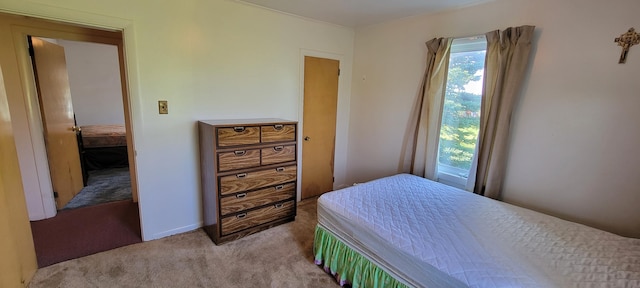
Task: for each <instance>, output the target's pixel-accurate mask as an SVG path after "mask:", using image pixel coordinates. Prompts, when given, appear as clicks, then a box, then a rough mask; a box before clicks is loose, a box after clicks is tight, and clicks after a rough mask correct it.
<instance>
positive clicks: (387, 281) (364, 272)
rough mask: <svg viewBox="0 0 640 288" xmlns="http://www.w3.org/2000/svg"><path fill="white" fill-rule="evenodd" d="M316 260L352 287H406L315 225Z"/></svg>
mask: <svg viewBox="0 0 640 288" xmlns="http://www.w3.org/2000/svg"><path fill="white" fill-rule="evenodd" d="M313 254H314V257H315V263H316V264H317V265H323V268H324V270H325V271H326V272H327V273H330V274H331V275H333V276H334V277H335V278H336V280H337V281H338V283H340V286H345V285H350V286H351V287H353V288H370V287H371V288H379V287H398V288H400V287H403V288H404V287H408V286H407V285H405V284H403V283H401V282H400V281H398V280H396V279H395V278H393V277H391V275H389V274H388V273H387V272H385V271H383V270H382V269H380V268H379V267H378V266H376V265H375V264H373V263H371V262H370V261H369V260H367V258H365V257H363V256H362V255H360V254H358V253H357V252H356V251H354V250H353V249H351V248H349V247H348V246H347V245H345V244H344V243H342V242H341V241H340V240H338V239H337V238H336V237H335V236H333V235H332V234H331V233H329V232H328V231H326V230H324V229H323V228H321V227H320V225H316V232H315V238H314V241H313Z"/></svg>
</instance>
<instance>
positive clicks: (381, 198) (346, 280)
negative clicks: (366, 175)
mask: <svg viewBox="0 0 640 288" xmlns="http://www.w3.org/2000/svg"><path fill="white" fill-rule="evenodd" d="M314 255H315V260H316V264H318V265H322V267H324V269H325V271H327V272H330V273H332V274H333V275H334V276H336V279H338V281H340V283H341V284H349V285H351V286H352V287H405V286H408V287H640V239H633V238H627V237H622V236H618V235H615V234H612V233H609V232H605V231H601V230H598V229H594V228H591V227H588V226H584V225H581V224H577V223H573V222H569V221H565V220H561V219H559V218H556V217H552V216H549V215H545V214H541V213H538V212H534V211H532V210H527V209H524V208H521V207H517V206H513V205H510V204H507V203H504V202H500V201H496V200H492V199H489V198H486V197H482V196H479V195H476V194H473V193H470V192H466V191H463V190H459V189H456V188H453V187H449V186H446V185H443V184H441V183H437V182H433V181H430V180H427V179H424V178H421V177H417V176H413V175H408V174H399V175H395V176H391V177H386V178H382V179H378V180H374V181H371V182H367V183H363V184H360V185H356V186H352V187H348V188H345V189H342V190H338V191H334V192H329V193H326V194H324V195H322V196H321V197H320V198H319V199H318V226H317V227H316V235H315V241H314Z"/></svg>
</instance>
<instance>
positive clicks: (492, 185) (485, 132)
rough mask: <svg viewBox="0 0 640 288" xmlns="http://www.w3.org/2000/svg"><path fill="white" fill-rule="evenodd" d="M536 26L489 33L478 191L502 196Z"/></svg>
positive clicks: (478, 165) (479, 144)
mask: <svg viewBox="0 0 640 288" xmlns="http://www.w3.org/2000/svg"><path fill="white" fill-rule="evenodd" d="M534 28H535V27H534V26H521V27H515V28H508V29H506V30H504V31H502V33H500V32H499V31H498V30H496V31H492V32H489V33H487V34H486V36H487V54H486V60H485V70H484V92H483V94H484V97H483V99H482V106H481V107H482V108H481V112H480V113H481V116H480V117H481V118H480V132H479V136H478V147H477V148H476V149H477V153H478V162H477V173H476V181H475V187H474V192H475V193H477V194H481V195H484V196H487V197H491V198H500V193H501V188H502V181H503V178H504V174H505V172H506V169H505V168H506V160H507V153H508V151H509V149H508V148H509V147H508V146H509V129H510V126H511V114H512V110H513V105H514V102H515V100H516V98H517V96H518V94H519V93H520V90H521V84H522V81H523V79H524V74H525V72H526V69H527V66H528V64H529V52H530V51H531V41H532V38H533V30H534Z"/></svg>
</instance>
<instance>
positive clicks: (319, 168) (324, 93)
mask: <svg viewBox="0 0 640 288" xmlns="http://www.w3.org/2000/svg"><path fill="white" fill-rule="evenodd" d="M339 67H340V62H339V61H337V60H331V59H324V58H316V57H309V56H306V57H305V58H304V109H303V123H302V125H303V126H304V127H303V131H302V139H303V141H302V193H301V196H302V197H301V198H302V199H305V198H309V197H314V196H317V195H320V194H322V193H324V192H328V191H331V190H333V158H334V153H335V144H336V143H335V142H336V113H337V112H336V111H337V108H338V76H339V69H340V68H339Z"/></svg>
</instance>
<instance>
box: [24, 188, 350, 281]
mask: <svg viewBox="0 0 640 288" xmlns="http://www.w3.org/2000/svg"><path fill="white" fill-rule="evenodd" d="M316 223H317V220H316V199H309V200H305V201H302V202H300V203H299V204H298V214H297V216H296V221H294V222H290V223H287V224H284V225H280V226H277V227H274V228H271V229H268V230H265V231H262V232H260V233H257V234H253V235H250V236H247V237H245V238H242V239H239V240H236V241H233V242H229V243H226V244H223V245H220V246H216V245H215V244H213V242H211V240H210V239H209V237H208V236H207V235H206V234H205V233H204V232H203V231H202V229H198V230H196V231H192V232H188V233H184V234H179V235H174V236H170V237H166V238H163V239H159V240H153V241H148V242H143V243H140V244H134V245H130V246H126V247H122V248H118V249H114V250H111V251H107V252H102V253H98V254H94V255H90V256H87V257H83V258H78V259H74V260H69V261H66V262H62V263H58V264H55V265H52V266H49V267H46V268H43V269H39V270H38V271H37V272H36V275H35V276H34V278H33V280H32V281H31V284H30V285H29V287H31V288H38V287H47V288H50V287H65V288H66V287H71V288H73V287H83V288H84V287H338V285H337V284H336V282H335V280H334V279H333V278H332V277H331V276H330V275H328V274H326V273H325V272H324V271H323V270H322V269H321V268H319V267H317V266H316V265H315V264H313V252H312V250H313V248H312V245H313V232H314V229H315V225H316Z"/></svg>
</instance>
